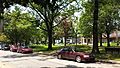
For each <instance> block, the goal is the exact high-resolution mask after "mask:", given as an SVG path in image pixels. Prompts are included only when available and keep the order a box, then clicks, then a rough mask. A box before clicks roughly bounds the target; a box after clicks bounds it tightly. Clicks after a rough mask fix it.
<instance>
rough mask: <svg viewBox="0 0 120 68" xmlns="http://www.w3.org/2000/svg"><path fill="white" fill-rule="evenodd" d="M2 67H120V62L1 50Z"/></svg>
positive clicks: (0, 67) (0, 64) (0, 63)
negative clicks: (110, 62)
mask: <svg viewBox="0 0 120 68" xmlns="http://www.w3.org/2000/svg"><path fill="white" fill-rule="evenodd" d="M0 68H120V64H107V63H106V64H105V63H100V62H96V63H77V62H74V61H70V60H59V59H57V58H55V57H52V56H45V55H39V56H38V55H35V54H20V53H15V52H10V51H1V50H0Z"/></svg>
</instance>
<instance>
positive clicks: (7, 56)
mask: <svg viewBox="0 0 120 68" xmlns="http://www.w3.org/2000/svg"><path fill="white" fill-rule="evenodd" d="M33 56H38V54H23V55H6V56H1V58H22V57H33Z"/></svg>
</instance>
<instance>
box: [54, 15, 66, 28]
mask: <svg viewBox="0 0 120 68" xmlns="http://www.w3.org/2000/svg"><path fill="white" fill-rule="evenodd" d="M66 18H67V17H65V18H63V19H62V20H60V21H59V23H58V24H57V25H55V26H53V27H52V28H55V27H56V26H58V25H59V24H60V23H61V22H62V21H63V20H65V19H66Z"/></svg>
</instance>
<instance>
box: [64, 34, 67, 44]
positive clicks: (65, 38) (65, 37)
mask: <svg viewBox="0 0 120 68" xmlns="http://www.w3.org/2000/svg"><path fill="white" fill-rule="evenodd" d="M64 40H65V41H64V46H66V44H67V42H66V41H67V35H66V34H65V36H64Z"/></svg>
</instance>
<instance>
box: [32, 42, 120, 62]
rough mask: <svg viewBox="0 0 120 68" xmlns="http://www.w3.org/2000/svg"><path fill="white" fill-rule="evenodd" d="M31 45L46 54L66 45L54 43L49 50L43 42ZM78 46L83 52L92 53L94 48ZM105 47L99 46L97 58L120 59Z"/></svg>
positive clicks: (119, 56)
mask: <svg viewBox="0 0 120 68" xmlns="http://www.w3.org/2000/svg"><path fill="white" fill-rule="evenodd" d="M67 46H76V45H75V44H68V45H67ZM30 47H31V48H32V49H33V51H34V52H38V53H41V54H45V55H53V54H55V53H56V52H57V51H58V50H60V49H61V48H63V47H64V46H63V44H61V45H53V50H49V51H48V50H47V47H48V46H47V45H43V44H33V45H31V46H30ZM77 47H78V48H79V49H80V50H79V51H82V52H88V53H91V50H92V47H91V45H77ZM105 47H106V46H102V47H99V50H100V54H96V60H99V59H101V60H119V61H120V55H119V54H106V53H105Z"/></svg>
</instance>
